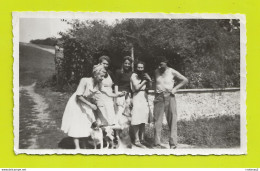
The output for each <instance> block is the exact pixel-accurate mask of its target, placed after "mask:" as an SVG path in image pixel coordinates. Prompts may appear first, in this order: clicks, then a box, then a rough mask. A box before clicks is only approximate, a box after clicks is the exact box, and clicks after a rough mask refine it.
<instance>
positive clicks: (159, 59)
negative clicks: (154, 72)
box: [157, 56, 168, 64]
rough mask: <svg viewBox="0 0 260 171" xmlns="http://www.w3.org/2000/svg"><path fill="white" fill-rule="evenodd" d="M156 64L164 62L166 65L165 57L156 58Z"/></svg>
mask: <svg viewBox="0 0 260 171" xmlns="http://www.w3.org/2000/svg"><path fill="white" fill-rule="evenodd" d="M157 59H158V63H161V62H165V63H167V64H168V59H167V58H166V57H165V56H158V57H157Z"/></svg>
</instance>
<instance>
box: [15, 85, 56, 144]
mask: <svg viewBox="0 0 260 171" xmlns="http://www.w3.org/2000/svg"><path fill="white" fill-rule="evenodd" d="M35 85H36V83H35V82H34V83H33V84H31V85H29V86H20V92H21V93H20V95H21V98H22V99H24V100H25V98H28V99H29V100H30V101H32V103H31V104H27V105H28V108H31V111H30V112H31V113H27V114H25V115H23V114H21V124H24V125H23V128H24V131H28V132H30V133H32V134H30V135H29V136H27V137H26V139H27V141H24V143H25V144H20V146H24V145H25V146H27V148H28V149H36V148H39V144H38V138H39V135H40V133H41V132H42V131H43V128H45V129H46V127H51V126H53V124H54V123H53V122H51V118H50V116H49V112H48V111H47V109H48V107H49V105H48V104H47V103H46V101H45V99H44V97H42V96H41V95H40V94H37V93H36V92H35ZM29 115H30V116H29ZM22 119H25V120H26V122H23V120H22ZM22 138H23V137H22Z"/></svg>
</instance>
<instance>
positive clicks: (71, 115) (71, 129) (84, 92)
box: [61, 65, 106, 149]
mask: <svg viewBox="0 0 260 171" xmlns="http://www.w3.org/2000/svg"><path fill="white" fill-rule="evenodd" d="M105 75H106V70H105V68H104V67H103V66H102V65H100V66H97V67H94V69H93V77H91V78H82V79H81V80H80V83H79V85H78V88H77V90H76V92H75V93H74V94H73V95H72V96H71V97H70V99H69V101H68V103H67V105H66V108H65V111H64V114H63V118H62V125H61V130H63V131H64V132H65V133H67V134H68V136H70V137H73V139H74V143H75V147H76V149H79V148H80V146H79V138H81V137H88V136H90V131H91V124H92V123H93V122H94V121H95V120H96V119H95V116H94V113H93V110H97V106H96V104H94V103H93V102H91V100H90V99H91V98H92V96H95V95H96V94H97V93H96V92H97V91H99V90H100V89H101V88H102V81H103V80H104V77H105Z"/></svg>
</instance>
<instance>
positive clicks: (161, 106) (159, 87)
mask: <svg viewBox="0 0 260 171" xmlns="http://www.w3.org/2000/svg"><path fill="white" fill-rule="evenodd" d="M167 62H168V61H167V59H166V58H165V57H161V58H160V63H159V67H158V69H156V70H155V81H156V87H155V99H154V119H155V132H154V135H155V136H154V143H155V144H154V145H155V146H154V148H166V147H164V146H162V145H161V141H160V139H161V131H162V122H163V114H164V113H165V114H166V119H167V122H168V126H169V128H170V142H169V143H170V148H171V149H175V148H176V147H177V110H176V101H175V95H174V94H175V93H176V92H177V90H178V89H179V88H181V87H182V86H184V85H185V84H187V83H188V79H187V78H186V77H184V76H183V75H181V74H180V73H179V72H178V71H176V70H174V69H172V68H170V67H168V66H167ZM175 77H177V78H179V79H180V80H181V82H180V83H179V84H178V85H176V86H174V78H175Z"/></svg>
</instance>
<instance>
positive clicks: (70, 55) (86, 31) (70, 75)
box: [60, 19, 240, 88]
mask: <svg viewBox="0 0 260 171" xmlns="http://www.w3.org/2000/svg"><path fill="white" fill-rule="evenodd" d="M64 21H65V22H67V23H68V24H70V25H71V26H72V29H70V30H68V31H67V32H61V33H60V35H61V36H62V38H61V40H63V41H64V55H65V63H66V65H65V68H66V72H67V79H68V80H71V79H72V80H74V81H75V82H78V81H79V79H80V78H82V77H83V76H90V75H91V70H92V66H93V64H96V63H97V59H98V57H100V56H101V55H108V56H110V57H111V59H112V66H111V67H112V68H111V69H112V70H114V69H116V68H119V67H120V63H121V61H122V58H123V56H125V55H130V54H131V48H132V47H134V56H135V59H136V60H142V61H144V62H146V63H147V67H146V69H147V71H148V72H149V73H150V74H151V75H153V72H154V70H155V68H156V67H157V65H158V56H166V57H167V58H168V59H169V63H170V66H171V67H173V68H175V69H176V70H178V71H179V72H181V73H182V74H183V75H185V76H187V77H188V79H189V84H188V85H187V86H186V88H223V87H239V86H240V75H239V73H240V29H239V20H227V19H218V20H213V19H210V20H209V19H208V20H207V19H185V20H181V19H174V20H169V19H125V20H122V21H120V22H117V23H116V24H114V25H112V26H111V25H108V24H107V23H106V22H105V21H102V20H100V21H97V20H94V21H79V20H72V21H66V20H64Z"/></svg>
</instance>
